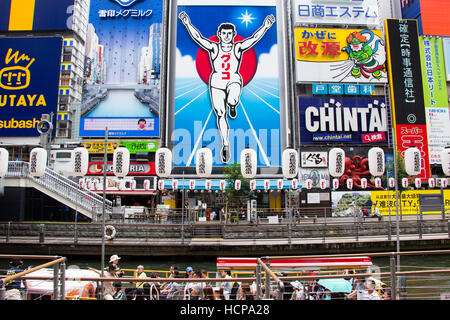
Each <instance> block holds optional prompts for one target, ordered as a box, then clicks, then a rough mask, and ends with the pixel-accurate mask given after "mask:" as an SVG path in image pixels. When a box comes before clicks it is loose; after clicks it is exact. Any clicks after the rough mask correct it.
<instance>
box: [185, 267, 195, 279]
mask: <svg viewBox="0 0 450 320" xmlns="http://www.w3.org/2000/svg"><path fill="white" fill-rule="evenodd" d="M193 276H194V269H192V267H187V268H186V278H192V277H193Z"/></svg>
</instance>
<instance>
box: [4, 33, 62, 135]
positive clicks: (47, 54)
mask: <svg viewBox="0 0 450 320" xmlns="http://www.w3.org/2000/svg"><path fill="white" fill-rule="evenodd" d="M61 47H62V38H61V37H34V38H0V136H3V137H7V136H8V137H25V136H39V133H38V131H37V124H38V123H39V121H40V119H41V115H42V114H51V113H52V112H53V113H54V114H56V102H57V95H58V82H59V65H60V62H61ZM54 118H55V117H54Z"/></svg>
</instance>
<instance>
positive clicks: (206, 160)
mask: <svg viewBox="0 0 450 320" xmlns="http://www.w3.org/2000/svg"><path fill="white" fill-rule="evenodd" d="M212 162H213V157H212V152H211V149H209V148H206V147H203V148H201V149H198V150H197V152H196V154H195V169H196V172H197V175H198V176H199V177H200V178H207V177H209V176H210V175H211V172H212Z"/></svg>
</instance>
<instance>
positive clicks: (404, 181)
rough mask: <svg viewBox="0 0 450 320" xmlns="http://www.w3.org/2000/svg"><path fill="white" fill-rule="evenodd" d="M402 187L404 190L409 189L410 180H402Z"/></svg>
mask: <svg viewBox="0 0 450 320" xmlns="http://www.w3.org/2000/svg"><path fill="white" fill-rule="evenodd" d="M402 186H403V188H408V186H409V181H408V178H403V179H402Z"/></svg>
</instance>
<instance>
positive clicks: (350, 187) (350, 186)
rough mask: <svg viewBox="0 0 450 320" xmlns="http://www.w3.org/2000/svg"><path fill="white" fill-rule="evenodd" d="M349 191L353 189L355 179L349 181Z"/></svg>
mask: <svg viewBox="0 0 450 320" xmlns="http://www.w3.org/2000/svg"><path fill="white" fill-rule="evenodd" d="M347 189H348V190H352V189H353V179H347Z"/></svg>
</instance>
